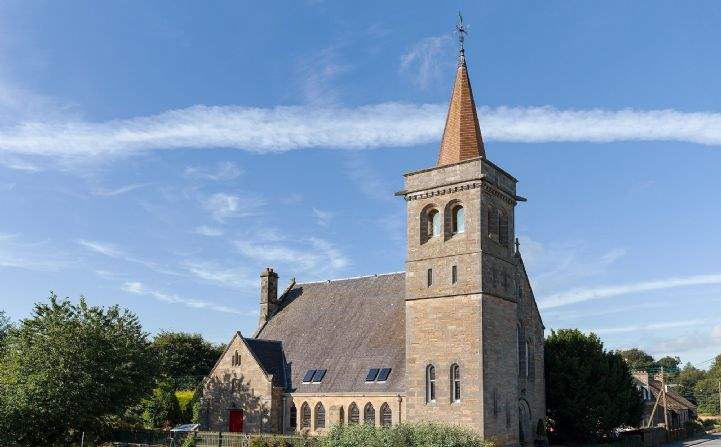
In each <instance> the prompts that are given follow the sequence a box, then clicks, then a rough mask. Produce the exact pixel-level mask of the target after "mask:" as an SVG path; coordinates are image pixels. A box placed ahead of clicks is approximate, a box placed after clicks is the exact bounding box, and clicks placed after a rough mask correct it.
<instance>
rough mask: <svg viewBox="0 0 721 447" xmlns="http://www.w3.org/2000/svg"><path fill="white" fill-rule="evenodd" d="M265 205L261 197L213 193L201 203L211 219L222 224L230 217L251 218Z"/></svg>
mask: <svg viewBox="0 0 721 447" xmlns="http://www.w3.org/2000/svg"><path fill="white" fill-rule="evenodd" d="M264 204H265V200H264V199H263V198H262V197H259V196H256V195H254V194H246V195H244V196H242V197H241V196H238V195H235V194H226V193H222V192H219V193H215V194H212V195H211V196H209V197H207V198H205V199H204V201H203V206H204V207H205V209H207V210H208V211H210V214H211V215H212V216H213V219H215V220H217V221H219V222H224V221H225V220H226V219H229V218H232V217H245V216H252V215H255V214H257V213H258V209H259V208H260V207H261V206H263V205H264Z"/></svg>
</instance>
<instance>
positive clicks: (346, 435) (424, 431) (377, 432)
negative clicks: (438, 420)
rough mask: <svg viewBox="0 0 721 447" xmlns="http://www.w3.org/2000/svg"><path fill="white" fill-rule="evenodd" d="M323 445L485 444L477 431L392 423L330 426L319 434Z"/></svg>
mask: <svg viewBox="0 0 721 447" xmlns="http://www.w3.org/2000/svg"><path fill="white" fill-rule="evenodd" d="M321 444H322V445H323V447H357V446H364V447H435V446H443V447H488V446H490V445H491V443H490V442H486V441H484V440H483V438H482V437H481V436H480V435H478V434H477V433H475V432H473V431H471V430H468V429H465V428H461V427H458V426H450V425H442V424H431V423H422V424H399V425H394V426H392V427H382V428H376V427H370V426H367V425H351V426H347V425H346V426H342V425H337V426H334V427H333V428H332V429H331V430H330V432H328V434H327V435H325V436H324V437H322V439H321Z"/></svg>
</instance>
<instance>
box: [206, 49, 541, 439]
mask: <svg viewBox="0 0 721 447" xmlns="http://www.w3.org/2000/svg"><path fill="white" fill-rule="evenodd" d="M409 154H410V153H409ZM404 178H405V187H404V189H403V190H402V191H400V192H398V193H397V195H398V196H400V197H401V198H403V199H404V201H405V203H406V208H407V221H406V225H407V238H408V239H407V252H406V254H405V255H406V271H405V272H399V273H388V274H378V275H372V276H365V277H359V278H350V279H336V280H328V281H321V282H309V283H295V281H291V282H290V284H289V285H288V286H287V287H286V288H285V289H284V290H283V291H282V292H281V293H278V274H277V273H276V272H275V271H273V269H271V268H268V269H266V270H264V271H263V272H262V274H261V280H260V322H259V327H258V329H257V331H256V333H255V334H254V336H253V337H244V336H243V335H241V334H240V333H236V334H235V335H234V336H233V338H232V340H231V341H230V343H229V345H228V348H227V350H226V352H225V353H224V355H223V356H222V357H221V359H220V360H219V361H218V363H217V364H216V366H215V367H214V368H213V370H212V371H211V372H210V374H209V375H208V377H207V378H206V380H205V383H204V394H203V401H202V416H203V428H204V429H209V430H214V431H218V430H223V431H226V430H229V431H235V432H246V433H247V432H269V433H295V432H298V431H308V432H310V433H322V432H323V431H325V430H327V429H328V428H329V427H331V426H332V425H334V424H361V423H363V424H368V425H373V426H387V425H392V424H397V423H399V422H402V421H408V422H419V421H432V422H441V423H447V424H455V425H462V426H464V427H467V428H470V429H473V430H475V431H476V432H478V433H480V434H481V435H483V436H484V437H486V438H493V439H494V440H495V441H496V442H497V443H499V444H505V445H519V444H520V445H529V446H530V445H532V444H533V443H534V441H535V440H536V439H535V437H536V433H537V427H538V425H539V424H542V423H543V419H544V417H545V413H546V407H545V392H544V388H545V386H544V362H543V351H544V348H543V342H544V339H543V330H544V327H543V323H542V320H541V315H540V313H539V311H538V307H537V305H536V301H535V299H534V296H533V291H532V290H531V285H530V282H529V280H528V276H527V274H526V270H525V267H524V264H523V260H522V259H521V253H520V250H519V246H518V242H517V239H516V238H515V228H516V225H515V206H516V204H517V203H518V202H522V201H525V199H524V198H522V197H520V196H518V195H516V183H517V180H516V179H515V178H514V177H513V176H511V175H510V174H509V173H508V172H506V171H504V170H503V169H502V168H500V167H499V166H497V165H496V164H494V163H492V162H491V161H490V160H489V159H488V158H487V157H486V152H485V147H484V144H483V137H482V135H481V130H480V126H479V122H478V116H477V111H476V105H475V102H474V98H473V92H472V89H471V84H470V80H469V78H468V68H467V65H466V59H465V54H464V51H463V48H462V46H461V50H460V53H459V61H458V66H457V70H456V78H455V82H454V86H453V92H452V95H451V101H450V105H449V108H448V115H447V118H446V124H445V129H444V132H443V136H442V140H441V145H440V150H439V155H438V159H437V163H436V165H435V166H433V167H430V168H427V169H423V170H419V171H415V172H409V173H407V174H405V175H404ZM514 240H515V241H516V243H515V244H514Z"/></svg>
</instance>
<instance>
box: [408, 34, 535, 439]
mask: <svg viewBox="0 0 721 447" xmlns="http://www.w3.org/2000/svg"><path fill="white" fill-rule="evenodd" d="M458 31H459V35H460V37H461V39H460V40H461V46H460V52H459V58H458V66H457V69H456V77H455V81H454V84H453V92H452V94H451V100H450V104H449V107H448V115H447V117H446V123H445V128H444V130H443V137H442V140H441V145H440V150H439V154H438V160H437V163H436V166H434V167H431V168H428V169H423V170H420V171H415V172H410V173H407V174H405V175H404V177H405V187H404V190H403V191H401V192H399V193H398V195H401V196H403V197H404V199H405V201H406V205H407V212H408V214H407V237H408V253H407V259H406V285H405V287H406V301H405V305H406V389H407V396H406V411H407V413H406V415H407V419H408V420H409V421H438V422H444V423H450V424H461V425H464V426H467V427H469V428H472V429H474V430H476V431H478V432H480V433H482V434H483V435H484V436H485V437H487V438H490V437H495V438H496V439H498V440H499V441H500V442H501V443H508V444H517V443H519V442H520V443H524V442H529V438H530V441H531V442H532V436H533V435H532V433H533V431H534V430H535V427H533V428H531V427H532V426H533V425H534V424H533V420H538V419H539V418H543V414H541V415H538V414H536V415H530V413H531V411H530V410H528V411H526V413H529V415H528V416H525V413H524V411H523V410H522V409H521V408H520V406H523V405H525V406H529V405H531V404H528V403H525V404H524V403H523V402H524V398H523V396H522V394H526V393H527V391H526V384H525V382H524V378H525V375H524V371H525V369H526V368H525V366H524V365H525V363H523V361H525V360H523V359H525V357H526V351H525V350H524V349H525V348H524V347H523V346H525V340H524V339H525V338H526V337H525V333H526V329H525V324H524V323H523V320H525V319H528V318H527V317H526V316H525V315H526V313H527V311H524V310H522V309H521V307H520V305H519V301H520V298H522V297H523V291H522V290H524V289H526V290H527V293H526V295H529V296H530V295H531V293H532V292H530V285H529V284H527V279H526V278H525V270H524V269H523V267H522V262H521V260H520V254H518V253H517V249H516V248H515V247H514V243H513V241H514V240H515V237H514V236H515V231H514V217H515V212H514V210H515V206H516V204H517V203H518V202H519V201H524V200H525V199H523V198H521V197H519V196H517V195H516V179H515V178H514V177H513V176H511V175H510V174H509V173H507V172H506V171H504V170H503V169H501V168H500V167H498V166H497V165H495V164H494V163H492V162H491V161H490V160H488V159H487V158H486V152H485V147H484V144H483V137H482V134H481V130H480V126H479V121H478V116H477V111H476V105H475V101H474V98H473V90H472V88H471V83H470V79H469V76H468V66H467V64H466V58H465V52H464V49H463V39H462V38H463V35H464V33H465V28H464V27H463V25H462V22H461V25H459V27H458ZM532 307H533V309H532V310H533V311H535V314H534V315H537V309H536V308H535V303H533V306H532ZM538 321H539V325H540V317H539V318H538ZM536 326H538V325H536ZM540 327H541V333H540V336H538V334H537V332H538V328H534V329H533V330H534V333H536V340H535V343H536V344H537V343H539V340H538V338H540V343H541V345H540V346H541V350H540V351H538V349H537V350H536V351H535V352H536V353H538V352H540V353H541V354H542V352H543V351H542V325H540ZM521 340H524V341H521ZM528 350H529V352H533V351H531V348H528ZM529 358H531V357H529ZM527 363H529V365H530V364H531V363H533V364H534V365H536V363H535V360H533V358H531V360H528V361H527ZM540 371H541V375H542V365H541V369H540ZM534 373H535V370H534ZM522 376H523V377H522ZM539 389H540V390H541V391H540V392H541V393H542V388H539V387H534V391H533V393H534V396H535V394H537V392H536V390H539ZM534 399H535V398H534ZM531 400H533V399H531ZM536 400H538V399H536ZM539 402H540V400H539ZM534 405H535V404H533V405H532V406H534ZM541 407H542V405H541V406H539V405H535V407H534V409H535V412H536V413H542V412H545V408H541ZM531 418H534V419H533V420H532V419H531ZM524 426H525V427H524ZM523 438H525V439H523Z"/></svg>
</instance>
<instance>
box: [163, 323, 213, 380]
mask: <svg viewBox="0 0 721 447" xmlns="http://www.w3.org/2000/svg"><path fill="white" fill-rule="evenodd" d="M153 349H154V350H155V352H156V353H157V356H158V359H159V361H160V373H161V375H163V376H165V377H166V378H167V379H168V380H170V381H172V382H173V384H174V386H175V387H176V388H178V389H194V388H195V387H196V386H197V385H198V384H199V383H200V382H201V381H202V380H203V377H205V376H206V375H207V374H208V373H209V372H210V370H211V369H212V368H213V366H214V365H215V362H217V361H218V359H219V358H220V356H221V355H222V354H223V351H224V349H225V347H224V346H219V345H214V344H212V343H210V342H208V341H206V340H204V339H203V337H202V336H201V335H200V334H189V333H186V332H161V333H160V334H158V335H156V336H155V338H154V339H153Z"/></svg>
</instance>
